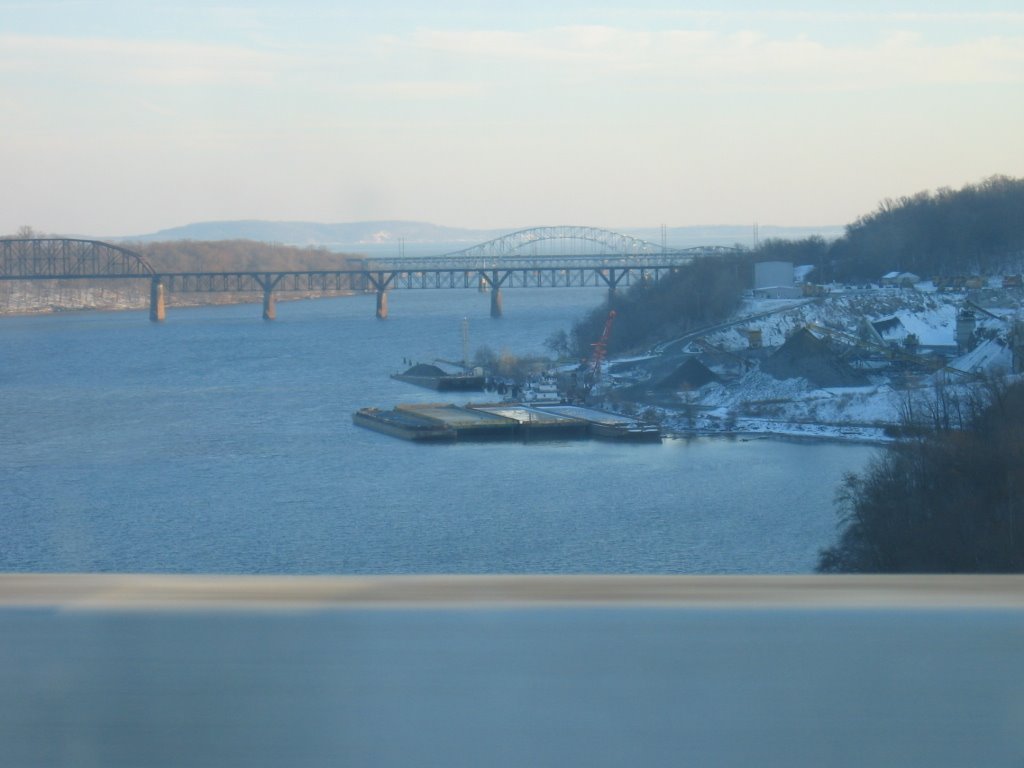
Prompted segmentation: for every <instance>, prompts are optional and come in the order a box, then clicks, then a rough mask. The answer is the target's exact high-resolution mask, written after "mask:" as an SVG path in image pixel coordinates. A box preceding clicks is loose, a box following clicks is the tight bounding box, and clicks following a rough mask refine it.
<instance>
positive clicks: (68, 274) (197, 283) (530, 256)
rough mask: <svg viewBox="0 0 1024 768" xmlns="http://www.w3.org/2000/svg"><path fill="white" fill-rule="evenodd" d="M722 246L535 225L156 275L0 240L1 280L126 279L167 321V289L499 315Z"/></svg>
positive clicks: (103, 259) (62, 242)
mask: <svg viewBox="0 0 1024 768" xmlns="http://www.w3.org/2000/svg"><path fill="white" fill-rule="evenodd" d="M735 250H736V249H734V248H724V247H721V246H713V247H698V248H688V249H684V250H669V249H665V248H662V247H661V246H659V245H655V244H653V243H649V242H646V241H644V240H639V239H637V238H634V237H629V236H627V235H621V234H618V233H616V232H610V231H608V230H603V229H595V228H593V227H570V226H564V227H534V228H532V229H524V230H520V231H518V232H513V233H511V234H509V235H505V236H503V237H499V238H496V239H494V240H490V241H488V242H485V243H481V244H479V245H475V246H473V247H471V248H466V249H464V250H461V251H455V252H453V253H447V254H443V255H440V256H430V257H415V258H404V257H403V258H393V259H373V260H367V259H358V258H356V259H353V258H351V257H348V258H346V259H345V264H346V266H345V268H344V269H337V270H331V269H314V270H266V271H252V270H246V271H237V272H233V271H228V272H158V271H157V270H155V269H154V268H153V267H152V266H151V265H150V264H149V263H148V262H147V261H146V259H145V258H143V257H142V256H141V255H140V254H138V253H135V252H134V251H132V250H130V249H128V248H123V247H120V246H117V245H112V244H110V243H105V242H101V241H98V240H76V239H68V238H33V239H15V238H12V239H4V240H0V280H124V279H133V280H139V279H148V280H150V283H151V292H150V318H151V319H152V320H155V321H160V320H163V319H164V317H165V303H164V302H165V295H166V294H167V293H248V292H253V293H259V292H262V293H263V316H264V318H265V319H268V320H269V319H273V318H274V316H275V313H276V308H275V303H274V294H275V292H277V293H286V292H306V293H309V292H330V291H346V292H355V293H366V292H374V293H376V295H377V316H378V317H381V318H384V317H387V311H388V310H387V292H388V291H391V290H401V289H436V288H476V289H479V290H483V291H488V292H489V293H490V297H491V315H492V316H494V317H500V316H501V312H502V294H501V289H502V288H591V287H597V288H602V287H603V288H607V289H608V291H609V292H610V293H614V292H615V290H616V289H617V288H619V287H620V286H629V285H631V284H633V283H634V282H636V281H656V280H658V279H660V278H661V277H662V276H664V275H665V274H667V273H669V272H672V271H673V270H675V269H677V268H678V267H680V266H682V265H684V264H686V263H688V262H690V261H692V260H693V259H694V258H697V257H699V256H708V255H715V254H725V253H733V252H735Z"/></svg>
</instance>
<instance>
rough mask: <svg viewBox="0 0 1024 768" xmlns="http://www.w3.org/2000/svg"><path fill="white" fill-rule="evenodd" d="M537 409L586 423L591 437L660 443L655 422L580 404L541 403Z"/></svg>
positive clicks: (659, 432)
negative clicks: (642, 420) (648, 422)
mask: <svg viewBox="0 0 1024 768" xmlns="http://www.w3.org/2000/svg"><path fill="white" fill-rule="evenodd" d="M537 409H538V410H543V411H548V412H551V413H556V414H559V415H560V416H566V417H568V418H571V419H579V420H580V421H584V422H586V423H587V425H588V427H589V432H590V435H591V437H596V438H598V439H601V440H623V441H628V442H635V443H660V442H661V429H660V428H659V427H658V426H657V425H655V424H644V423H642V422H639V421H637V420H636V419H632V418H630V417H629V416H622V415H620V414H617V413H609V412H608V411H599V410H597V409H596V408H585V407H583V406H581V405H542V406H537Z"/></svg>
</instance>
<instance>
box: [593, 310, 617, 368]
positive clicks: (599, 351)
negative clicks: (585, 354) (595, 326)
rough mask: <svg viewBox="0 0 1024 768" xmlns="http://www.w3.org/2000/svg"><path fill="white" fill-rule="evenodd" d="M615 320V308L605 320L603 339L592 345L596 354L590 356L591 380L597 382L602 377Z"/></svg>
mask: <svg viewBox="0 0 1024 768" xmlns="http://www.w3.org/2000/svg"><path fill="white" fill-rule="evenodd" d="M613 322H615V310H614V309H613V310H612V311H611V312H609V313H608V319H607V320H605V321H604V332H603V333H602V334H601V339H600V340H599V341H595V342H594V343H593V344H591V345H590V346H592V347H593V348H594V354H593V355H591V357H590V380H591V381H594V382H596V381H597V380H598V379H600V378H601V363H603V362H604V358H605V355H606V354H608V337H609V336H611V335H612V323H613Z"/></svg>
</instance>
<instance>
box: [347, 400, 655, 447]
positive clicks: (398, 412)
mask: <svg viewBox="0 0 1024 768" xmlns="http://www.w3.org/2000/svg"><path fill="white" fill-rule="evenodd" d="M352 421H353V422H354V423H355V424H356V425H358V426H361V427H366V428H368V429H373V430H376V431H377V432H382V433H384V434H387V435H392V436H393V437H400V438H403V439H405V440H413V441H417V442H443V441H452V440H523V441H531V440H544V439H550V440H565V439H578V438H587V437H591V438H596V439H602V440H618V441H625V442H660V441H661V430H660V429H658V427H656V426H653V425H648V424H642V423H640V422H638V421H637V420H636V419H631V418H629V417H628V416H620V415H619V414H615V413H608V412H606V411H598V410H595V409H593V408H583V407H581V406H575V405H530V404H525V403H489V404H479V405H473V404H469V405H466V406H458V405H451V404H447V403H409V404H404V405H397V406H395V408H394V409H393V410H390V411H384V410H380V409H378V408H361V409H360V410H358V411H356V413H355V414H353V416H352Z"/></svg>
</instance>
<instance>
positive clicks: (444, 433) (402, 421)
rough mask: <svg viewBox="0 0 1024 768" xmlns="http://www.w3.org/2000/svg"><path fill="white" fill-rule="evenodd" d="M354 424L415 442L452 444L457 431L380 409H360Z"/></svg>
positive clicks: (353, 417)
mask: <svg viewBox="0 0 1024 768" xmlns="http://www.w3.org/2000/svg"><path fill="white" fill-rule="evenodd" d="M352 423H353V424H356V425H357V426H360V427H366V428H367V429H372V430H374V431H376V432H382V433H384V434H385V435H391V436H392V437H400V438H402V439H403V440H412V441H414V442H432V443H437V442H452V441H454V440H455V437H456V435H455V431H454V430H452V429H450V428H448V427H447V426H446V425H444V424H438V423H437V422H435V421H429V420H427V419H423V418H420V417H418V416H416V415H415V414H411V413H406V412H404V411H399V410H392V411H382V410H381V409H380V408H360V409H359V410H358V411H356V412H355V413H353V414H352Z"/></svg>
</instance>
